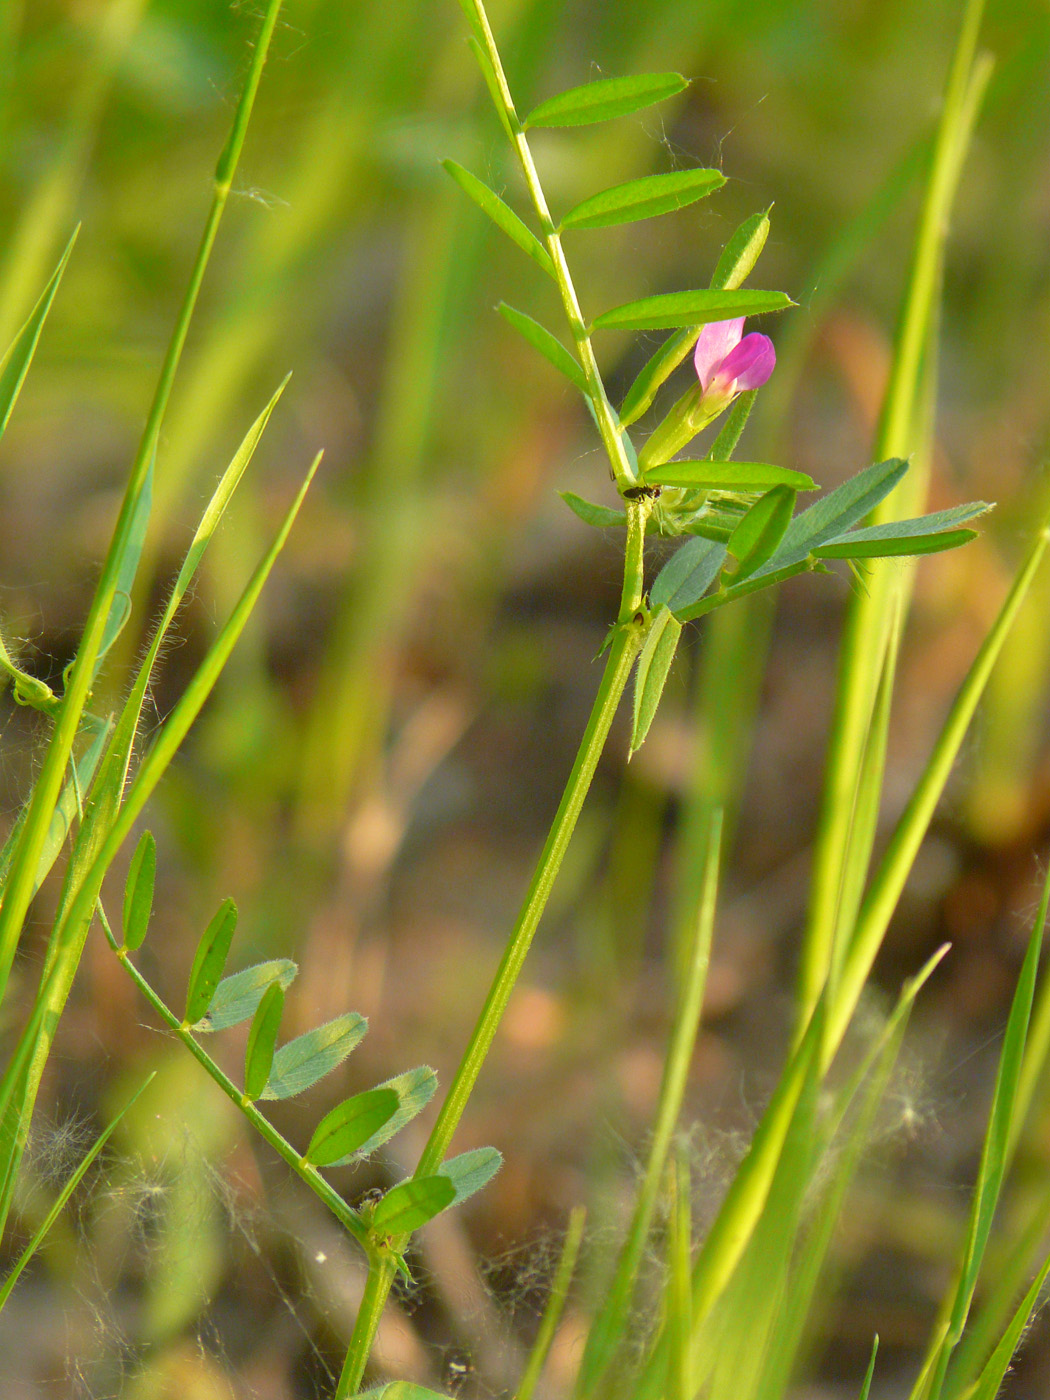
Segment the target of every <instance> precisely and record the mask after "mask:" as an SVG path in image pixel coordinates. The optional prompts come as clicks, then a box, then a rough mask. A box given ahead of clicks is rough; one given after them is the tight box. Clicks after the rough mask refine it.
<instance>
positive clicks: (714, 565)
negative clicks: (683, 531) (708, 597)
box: [649, 538, 726, 617]
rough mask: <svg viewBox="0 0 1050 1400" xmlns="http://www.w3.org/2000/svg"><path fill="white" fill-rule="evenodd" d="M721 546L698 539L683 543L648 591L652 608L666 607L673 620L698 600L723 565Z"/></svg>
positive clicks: (724, 553) (722, 546)
mask: <svg viewBox="0 0 1050 1400" xmlns="http://www.w3.org/2000/svg"><path fill="white" fill-rule="evenodd" d="M725 558H726V549H725V545H723V544H719V543H717V542H716V541H714V540H707V539H702V538H697V539H692V540H687V541H686V542H685V544H683V545H681V546H680V547H679V548H678V549H677V550H676V551H675V553H674V554H672V555H671V558H670V559H669V560H668V561H667V563H666V564H665V565H664V566H663V568H662V569H661V570H660V572H659V573H658V574H657V576H656V578H655V580H654V581H653V586H652V588H651V589H650V590H649V602H650V603H651V605H652V606H653V607H661V606H663V605H664V604H666V605H667V606H668V607H669V608H670V609H671V611H672V612H673V613H674V614H675V616H676V617H678V616H680V615H681V611H682V609H684V608H687V607H691V606H692V604H693V603H695V602H696V601H697V600H698V599H700V598H702V597H703V596H704V594H705V593H706V592H707V590H708V589H709V588H710V587H711V585H712V584H713V583H714V581H715V579H716V578H717V577H718V575H719V573H720V572H721V569H722V565H723V564H724V563H725Z"/></svg>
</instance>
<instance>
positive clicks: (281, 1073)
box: [259, 1011, 368, 1099]
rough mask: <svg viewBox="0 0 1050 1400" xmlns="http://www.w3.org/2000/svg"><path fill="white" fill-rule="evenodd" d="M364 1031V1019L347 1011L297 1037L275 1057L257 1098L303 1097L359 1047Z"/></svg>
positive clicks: (366, 1027) (355, 1013) (366, 1023)
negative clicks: (298, 1095) (299, 1095)
mask: <svg viewBox="0 0 1050 1400" xmlns="http://www.w3.org/2000/svg"><path fill="white" fill-rule="evenodd" d="M367 1029H368V1022H367V1021H366V1020H365V1018H364V1017H363V1016H359V1015H358V1014H357V1012H356V1011H349V1012H347V1014H346V1015H345V1016H337V1017H336V1018H335V1020H334V1021H328V1022H326V1023H325V1024H324V1025H323V1026H315V1027H314V1029H313V1030H310V1031H305V1032H304V1033H303V1034H302V1035H299V1036H296V1038H295V1039H294V1040H290V1041H289V1042H288V1044H287V1045H282V1046H281V1047H280V1049H279V1050H278V1051H277V1053H276V1054H275V1055H274V1057H273V1067H272V1068H271V1070H270V1075H269V1078H268V1079H267V1081H266V1087H265V1088H264V1089H263V1091H262V1093H261V1094H260V1095H259V1097H260V1098H263V1099H288V1098H292V1097H293V1095H295V1094H303V1093H305V1092H306V1090H307V1089H311V1088H312V1087H313V1086H314V1085H315V1084H316V1083H318V1081H319V1080H321V1079H323V1078H324V1077H325V1075H326V1074H331V1072H332V1070H334V1069H337V1068H338V1067H339V1065H341V1064H342V1063H343V1061H344V1060H345V1059H346V1057H347V1056H348V1055H349V1054H350V1052H351V1051H352V1050H354V1049H356V1048H357V1046H358V1045H359V1044H360V1043H361V1041H362V1039H363V1038H364V1034H365V1032H366V1031H367Z"/></svg>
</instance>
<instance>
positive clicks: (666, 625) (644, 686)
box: [630, 603, 682, 754]
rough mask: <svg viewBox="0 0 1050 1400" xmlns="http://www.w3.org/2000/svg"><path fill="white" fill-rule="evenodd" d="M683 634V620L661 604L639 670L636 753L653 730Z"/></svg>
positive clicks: (633, 747)
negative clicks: (650, 727)
mask: <svg viewBox="0 0 1050 1400" xmlns="http://www.w3.org/2000/svg"><path fill="white" fill-rule="evenodd" d="M681 635H682V624H681V623H680V622H679V621H678V619H677V618H676V617H675V616H674V614H673V613H672V612H671V609H670V608H669V607H668V606H667V604H666V603H663V604H661V606H660V607H659V608H658V609H657V610H656V613H655V614H654V616H653V619H652V621H651V622H650V623H649V630H648V632H647V633H646V634H645V644H644V645H643V647H642V650H641V654H640V656H639V657H638V670H637V671H636V672H635V678H634V711H633V717H632V721H631V746H630V752H631V753H632V754H634V753H637V751H638V750H639V749H640V748H641V746H642V744H643V743H644V742H645V736H646V735H647V734H648V733H649V726H650V725H651V724H652V722H653V719H654V717H655V715H656V711H657V709H658V707H659V705H660V697H661V696H662V695H663V693H664V686H665V685H666V684H667V676H668V673H669V672H670V670H671V662H672V661H673V660H674V654H675V652H676V651H677V650H678V639H679V637H681Z"/></svg>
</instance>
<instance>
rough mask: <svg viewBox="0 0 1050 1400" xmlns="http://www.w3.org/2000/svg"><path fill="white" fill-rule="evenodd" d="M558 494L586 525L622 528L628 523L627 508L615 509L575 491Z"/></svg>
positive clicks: (600, 527)
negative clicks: (585, 498) (585, 497)
mask: <svg viewBox="0 0 1050 1400" xmlns="http://www.w3.org/2000/svg"><path fill="white" fill-rule="evenodd" d="M558 495H559V496H560V497H561V498H562V500H563V501H564V502H565V504H566V505H567V506H568V507H569V509H570V510H571V511H572V513H573V515H578V516H579V517H580V519H581V520H582V521H583V523H584V524H585V525H595V526H597V527H598V528H599V529H606V528H608V527H610V526H619V527H620V528H621V529H622V528H623V526H625V525H626V524H627V512H626V511H625V510H613V508H612V507H611V506H600V505H598V504H597V503H596V502H594V501H585V500H584V498H583V497H582V496H577V494H576V492H575V491H559V492H558Z"/></svg>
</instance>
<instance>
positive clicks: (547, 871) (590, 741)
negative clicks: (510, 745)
mask: <svg viewBox="0 0 1050 1400" xmlns="http://www.w3.org/2000/svg"><path fill="white" fill-rule="evenodd" d="M632 504H634V503H632ZM637 506H638V509H636V510H633V511H632V512H630V514H629V520H633V521H634V522H635V525H634V530H635V533H641V534H644V529H645V523H644V522H645V514H646V511H645V506H644V503H642V502H639V503H637ZM640 550H641V546H640V544H639V546H638V547H637V549H636V550H634V551H632V550H631V549H629V550H628V555H629V557H630V556H631V555H632V553H634V554H636V555H637V556H638V557H639V558H640ZM631 575H632V570H631V569H630V568H627V569H625V579H626V577H630V576H631ZM630 592H632V590H631V589H629V588H628V587H627V584H626V581H625V599H626V598H627V597H628V594H629V593H630ZM634 601H635V608H637V607H638V606H639V605H640V603H641V599H640V597H637V598H636V599H635V600H634ZM644 632H645V627H644V621H643V622H636V621H635V619H634V612H633V611H632V613H631V616H630V618H629V620H628V621H627V622H621V623H619V624H618V625H617V627H616V630H615V632H614V635H613V639H612V642H611V645H610V647H609V655H608V660H607V661H606V663H605V672H604V674H603V676H602V680H601V684H600V685H599V687H598V694H597V696H596V697H595V701H594V705H593V708H592V709H591V714H590V718H589V720H588V721H587V727H586V729H585V730H584V734H583V739H582V740H581V742H580V747H579V750H578V752H577V755H576V761H575V763H574V764H573V767H572V771H571V773H570V774H569V780H568V783H567V784H566V787H565V791H564V793H563V794H562V799H561V802H560V804H559V806H558V810H557V812H556V813H555V817H554V821H553V824H552V825H551V828H550V831H549V832H548V835H547V840H546V842H545V843H544V846H543V850H542V852H541V853H540V858H539V862H538V864H537V866H536V870H535V873H534V874H533V877H532V882H531V884H530V885H529V889H528V893H527V894H526V896H525V902H524V904H523V905H522V908H521V911H520V913H519V915H518V918H517V922H516V923H515V925H514V929H513V930H512V932H511V935H510V939H509V941H508V943H507V947H506V949H505V950H504V953H503V957H502V959H501V960H500V964H499V967H498V968H497V970H496V975H495V977H494V979H493V982H492V985H491V987H490V988H489V992H488V995H487V996H486V998H485V1002H484V1005H483V1007H482V1009H481V1014H480V1016H479V1018H478V1022H477V1024H476V1026H475V1027H474V1032H473V1034H472V1036H471V1038H470V1041H469V1043H468V1045H467V1048H466V1050H465V1051H464V1053H463V1056H462V1058H461V1060H460V1062H459V1065H458V1067H457V1069H456V1072H455V1074H454V1075H453V1078H452V1083H451V1084H450V1086H449V1089H448V1092H447V1094H446V1096H445V1099H444V1101H443V1103H442V1105H441V1109H440V1111H439V1113H438V1117H437V1121H436V1122H435V1124H434V1127H433V1129H432V1130H431V1133H430V1137H429V1138H428V1140H427V1144H426V1146H425V1148H424V1149H423V1153H422V1155H421V1157H420V1159H419V1163H418V1165H417V1167H416V1170H415V1173H414V1175H415V1176H417V1177H423V1176H429V1175H431V1174H432V1173H433V1172H434V1171H436V1170H437V1168H438V1167H440V1166H441V1163H442V1162H443V1161H444V1160H445V1156H446V1153H447V1152H448V1148H449V1146H450V1144H451V1142H452V1138H453V1136H454V1134H455V1131H456V1128H457V1126H458V1125H459V1120H460V1118H461V1117H462V1115H463V1110H464V1109H465V1108H466V1106H467V1101H468V1100H469V1098H470V1095H471V1093H472V1092H473V1089H474V1085H475V1083H476V1082H477V1078H478V1075H479V1074H480V1073H481V1068H482V1065H483V1064H484V1063H485V1059H486V1057H487V1055H488V1052H489V1049H490V1047H491V1045H492V1041H493V1039H494V1038H495V1035H496V1031H497V1029H498V1028H499V1024H500V1021H501V1020H502V1017H503V1013H504V1011H505V1010H506V1007H507V1003H508V1001H509V1000H510V995H511V992H512V991H513V990H514V986H515V983H516V982H517V979H518V976H519V974H520V972H521V969H522V967H523V966H524V963H525V958H526V955H527V954H528V951H529V948H530V946H531V944H532V938H533V935H534V934H535V932H536V929H537V928H538V927H539V922H540V919H541V918H542V916H543V911H544V909H545V907H546V904H547V900H548V899H549V898H550V892H551V889H552V887H553V885H554V881H555V878H556V877H557V874H558V870H559V868H560V867H561V863H562V860H563V859H564V856H565V852H566V850H567V849H568V845H569V840H570V838H571V837H572V833H573V830H574V829H575V826H576V821H577V819H578V817H579V815H580V811H581V809H582V807H583V803H584V799H585V798H586V796H587V792H588V789H589V788H590V785H591V781H592V779H593V777H594V773H595V770H596V769H597V766H598V760H599V759H600V757H601V754H602V750H603V749H604V747H605V741H606V739H607V738H608V735H609V729H610V727H611V726H612V721H613V717H614V715H615V714H616V709H617V706H618V705H619V702H620V697H621V696H622V695H623V692H624V688H625V687H626V685H627V681H628V678H629V677H630V674H631V670H632V668H633V666H634V662H635V659H636V657H637V655H638V652H639V650H640V648H641V644H642V640H643V637H644ZM400 1244H403V1241H395V1242H394V1245H395V1249H396V1248H397V1246H398V1245H400ZM394 1274H395V1269H394V1266H393V1264H392V1263H391V1262H390V1260H389V1259H388V1258H387V1256H386V1255H384V1256H382V1257H379V1256H374V1257H372V1256H370V1258H369V1276H368V1288H367V1290H366V1299H367V1302H368V1311H367V1313H366V1312H365V1310H364V1304H362V1312H361V1314H360V1315H359V1317H358V1322H357V1326H355V1328H354V1335H353V1337H352V1338H351V1342H350V1349H349V1351H348V1353H347V1358H346V1363H345V1366H344V1368H343V1375H342V1377H341V1378H340V1388H339V1390H338V1391H337V1392H336V1400H345V1397H346V1396H347V1395H349V1394H350V1393H351V1388H352V1387H353V1386H356V1385H359V1384H360V1381H361V1377H362V1376H363V1375H364V1372H365V1367H366V1366H367V1364H368V1357H369V1355H370V1353H371V1349H372V1342H373V1339H374V1337H375V1330H376V1328H377V1327H378V1325H379V1318H380V1317H381V1316H382V1311H383V1306H384V1304H385V1301H386V1297H387V1294H388V1292H389V1289H390V1285H391V1284H392V1283H393V1280H394Z"/></svg>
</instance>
